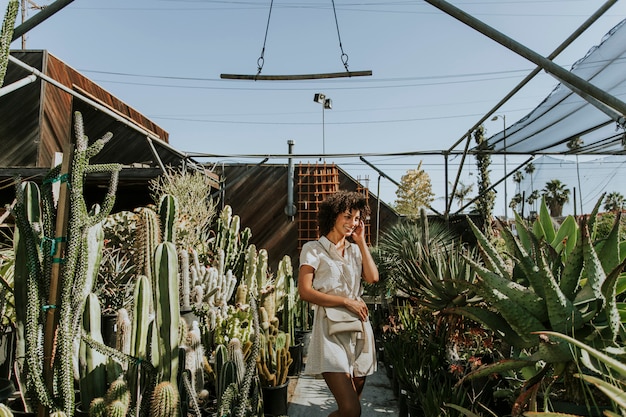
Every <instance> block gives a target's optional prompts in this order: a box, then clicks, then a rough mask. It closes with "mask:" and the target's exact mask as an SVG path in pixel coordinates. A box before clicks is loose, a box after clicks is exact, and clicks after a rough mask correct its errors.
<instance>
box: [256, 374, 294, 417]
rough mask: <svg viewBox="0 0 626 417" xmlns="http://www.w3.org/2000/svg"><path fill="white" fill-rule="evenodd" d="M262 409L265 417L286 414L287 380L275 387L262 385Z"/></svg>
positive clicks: (276, 416) (287, 404)
mask: <svg viewBox="0 0 626 417" xmlns="http://www.w3.org/2000/svg"><path fill="white" fill-rule="evenodd" d="M262 390H263V411H264V413H265V415H266V416H267V417H278V416H286V415H287V408H288V406H289V403H288V401H287V394H288V391H289V382H285V383H284V384H283V385H278V386H275V387H262Z"/></svg>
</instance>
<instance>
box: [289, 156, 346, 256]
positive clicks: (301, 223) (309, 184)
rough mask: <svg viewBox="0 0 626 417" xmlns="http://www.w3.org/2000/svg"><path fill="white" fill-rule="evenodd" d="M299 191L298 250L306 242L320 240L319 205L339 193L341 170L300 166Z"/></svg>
mask: <svg viewBox="0 0 626 417" xmlns="http://www.w3.org/2000/svg"><path fill="white" fill-rule="evenodd" d="M297 178H298V183H297V190H298V206H297V208H298V249H301V248H302V245H304V244H305V243H306V242H308V241H310V240H315V239H318V238H319V237H320V236H319V230H318V228H317V213H318V210H319V204H320V203H321V202H322V201H324V200H325V199H326V197H327V196H328V195H330V194H334V193H336V192H337V191H339V170H338V169H337V167H336V166H335V164H332V165H326V163H324V164H323V165H318V164H315V165H311V164H306V165H303V164H299V165H298V172H297Z"/></svg>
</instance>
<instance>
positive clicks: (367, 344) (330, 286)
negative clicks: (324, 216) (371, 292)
mask: <svg viewBox="0 0 626 417" xmlns="http://www.w3.org/2000/svg"><path fill="white" fill-rule="evenodd" d="M300 265H301V266H302V265H309V266H311V267H313V268H314V269H315V274H314V278H313V288H314V289H315V290H317V291H320V292H323V293H325V294H333V295H340V296H343V297H352V298H355V297H360V296H361V295H362V294H363V288H362V286H361V271H362V269H363V262H362V258H361V252H360V250H359V247H358V246H357V245H356V244H354V243H350V242H348V241H346V247H345V249H344V256H343V257H342V256H341V254H340V253H339V251H337V249H336V248H335V245H333V244H332V242H331V241H330V240H328V239H327V238H326V237H325V236H322V237H321V238H320V239H319V241H311V242H307V243H305V244H304V246H303V247H302V251H301V252H300ZM342 270H343V277H342V273H341V272H342ZM314 312H315V316H314V319H313V329H312V332H311V340H310V342H309V348H308V355H307V362H306V367H305V370H304V373H305V374H307V375H319V374H321V373H323V372H344V373H348V374H350V375H352V376H355V377H361V376H367V375H371V374H373V373H374V372H376V366H377V363H376V349H375V345H374V333H373V331H372V326H371V324H370V322H369V320H368V321H367V322H365V323H364V324H365V325H364V326H363V328H364V331H363V332H357V333H351V332H347V333H337V334H335V335H332V336H331V335H329V334H328V326H327V320H326V312H325V310H324V308H323V307H320V306H317V305H314Z"/></svg>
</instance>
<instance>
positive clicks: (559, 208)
mask: <svg viewBox="0 0 626 417" xmlns="http://www.w3.org/2000/svg"><path fill="white" fill-rule="evenodd" d="M569 193H570V190H569V188H567V187H566V185H565V184H563V183H562V182H561V180H558V179H553V180H550V181H548V182H547V183H546V186H545V187H544V188H543V193H542V194H543V196H544V198H545V199H546V204H547V206H548V209H549V210H550V216H552V217H559V216H561V214H562V213H563V205H564V204H565V203H567V202H568V201H569Z"/></svg>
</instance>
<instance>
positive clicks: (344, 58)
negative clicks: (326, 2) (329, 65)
mask: <svg viewBox="0 0 626 417" xmlns="http://www.w3.org/2000/svg"><path fill="white" fill-rule="evenodd" d="M332 3H333V14H334V15H335V26H336V27H337V39H339V49H340V50H341V62H342V63H343V66H344V68H345V69H346V71H347V72H350V70H349V69H348V54H346V53H345V52H344V51H343V45H342V44H341V35H340V34H339V21H338V20H337V9H335V0H332Z"/></svg>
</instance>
